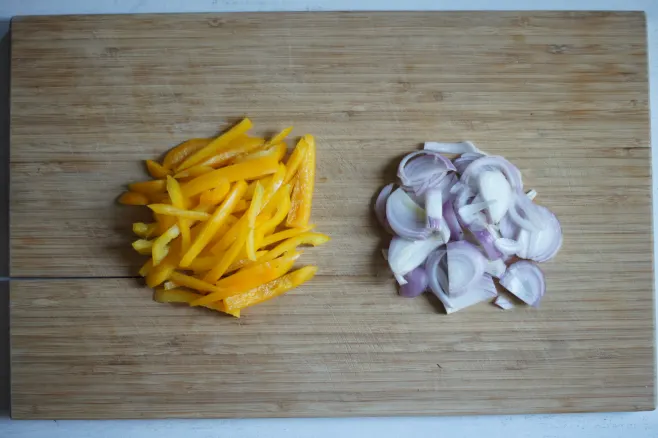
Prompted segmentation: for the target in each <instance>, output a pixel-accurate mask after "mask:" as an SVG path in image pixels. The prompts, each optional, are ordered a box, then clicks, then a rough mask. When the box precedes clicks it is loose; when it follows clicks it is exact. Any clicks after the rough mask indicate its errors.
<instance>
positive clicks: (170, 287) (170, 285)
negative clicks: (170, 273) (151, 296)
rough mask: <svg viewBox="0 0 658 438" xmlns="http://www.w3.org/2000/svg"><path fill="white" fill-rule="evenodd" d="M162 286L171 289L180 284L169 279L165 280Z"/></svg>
mask: <svg viewBox="0 0 658 438" xmlns="http://www.w3.org/2000/svg"><path fill="white" fill-rule="evenodd" d="M162 287H163V288H164V290H169V289H176V288H178V285H177V284H176V283H174V282H173V281H169V280H167V281H165V282H164V284H163V285H162Z"/></svg>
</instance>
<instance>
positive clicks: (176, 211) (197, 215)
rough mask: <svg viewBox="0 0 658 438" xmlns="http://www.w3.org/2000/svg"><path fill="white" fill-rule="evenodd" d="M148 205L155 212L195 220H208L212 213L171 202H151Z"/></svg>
mask: <svg viewBox="0 0 658 438" xmlns="http://www.w3.org/2000/svg"><path fill="white" fill-rule="evenodd" d="M148 207H149V208H150V209H151V210H153V211H154V212H156V213H158V214H163V215H166V216H176V217H178V218H183V219H191V220H193V221H207V220H208V219H210V215H209V214H208V213H205V212H203V211H196V210H183V209H181V208H177V207H174V206H173V205H169V204H149V206H148Z"/></svg>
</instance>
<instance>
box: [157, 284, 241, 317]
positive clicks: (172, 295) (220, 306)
mask: <svg viewBox="0 0 658 438" xmlns="http://www.w3.org/2000/svg"><path fill="white" fill-rule="evenodd" d="M199 297H202V295H199V294H197V293H194V292H191V291H188V290H184V289H156V290H155V293H154V294H153V299H154V300H155V301H157V302H158V303H187V304H189V303H191V302H192V301H194V300H196V299H197V298H199ZM203 307H206V308H208V309H212V310H217V311H219V312H223V313H228V314H229V315H233V316H235V317H236V318H239V317H240V311H239V310H233V311H231V312H230V313H229V312H227V311H226V310H225V309H226V306H224V303H223V302H221V301H220V302H217V303H210V304H207V305H205V306H203Z"/></svg>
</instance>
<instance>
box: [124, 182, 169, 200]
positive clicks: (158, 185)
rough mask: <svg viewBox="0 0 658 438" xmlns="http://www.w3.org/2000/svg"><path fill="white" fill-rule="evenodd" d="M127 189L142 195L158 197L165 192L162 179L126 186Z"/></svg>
mask: <svg viewBox="0 0 658 438" xmlns="http://www.w3.org/2000/svg"><path fill="white" fill-rule="evenodd" d="M128 188H129V189H130V191H131V192H137V193H141V194H142V195H147V196H150V195H159V194H162V193H164V192H165V181H164V180H163V179H153V180H151V181H141V182H136V183H132V184H128Z"/></svg>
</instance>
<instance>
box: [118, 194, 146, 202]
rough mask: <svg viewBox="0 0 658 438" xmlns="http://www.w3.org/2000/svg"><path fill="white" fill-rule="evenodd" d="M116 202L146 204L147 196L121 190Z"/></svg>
mask: <svg viewBox="0 0 658 438" xmlns="http://www.w3.org/2000/svg"><path fill="white" fill-rule="evenodd" d="M118 202H119V204H123V205H148V203H149V197H148V196H146V195H144V194H142V193H137V192H123V193H122V194H121V196H119V199H118Z"/></svg>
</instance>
